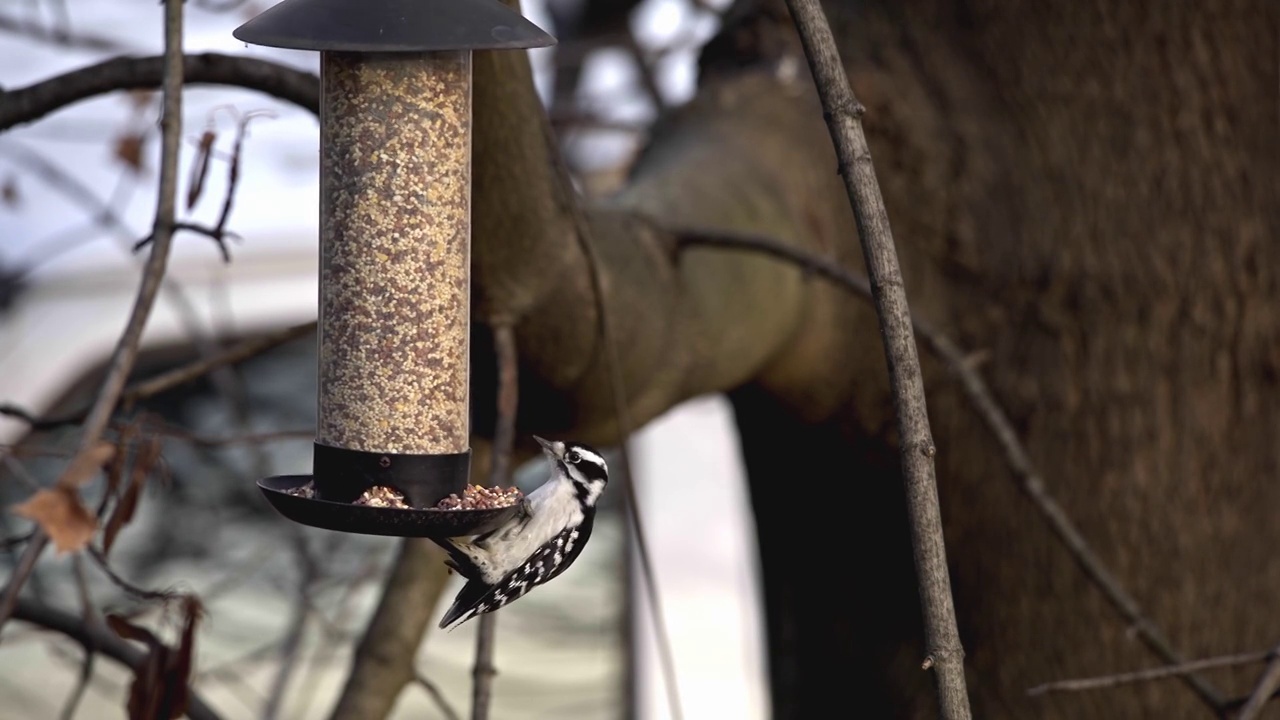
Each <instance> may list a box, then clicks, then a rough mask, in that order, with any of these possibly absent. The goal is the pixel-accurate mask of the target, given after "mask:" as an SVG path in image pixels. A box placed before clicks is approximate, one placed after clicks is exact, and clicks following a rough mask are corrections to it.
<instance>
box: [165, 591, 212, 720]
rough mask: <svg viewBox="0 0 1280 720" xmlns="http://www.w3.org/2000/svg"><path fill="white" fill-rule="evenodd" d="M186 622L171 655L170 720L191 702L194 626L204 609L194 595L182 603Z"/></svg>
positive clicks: (194, 640) (185, 709)
mask: <svg viewBox="0 0 1280 720" xmlns="http://www.w3.org/2000/svg"><path fill="white" fill-rule="evenodd" d="M183 610H185V612H186V622H185V624H184V626H183V628H182V637H181V638H180V639H179V640H178V649H177V651H176V652H174V653H173V654H172V655H171V658H170V659H171V665H170V666H169V673H168V678H167V679H168V681H169V687H170V688H172V692H173V705H172V707H170V708H169V717H170V720H172V719H173V718H178V717H181V716H182V715H183V714H184V713H185V712H186V711H187V704H188V702H189V701H190V700H191V668H192V665H193V662H192V658H194V657H195V649H196V626H197V625H199V623H200V617H201V615H203V613H204V607H203V606H201V605H200V600H198V599H197V598H196V596H194V595H188V596H187V597H186V599H185V602H184V603H183Z"/></svg>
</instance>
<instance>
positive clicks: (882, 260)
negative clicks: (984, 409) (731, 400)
mask: <svg viewBox="0 0 1280 720" xmlns="http://www.w3.org/2000/svg"><path fill="white" fill-rule="evenodd" d="M787 7H788V8H789V9H790V10H791V15H792V17H793V18H794V19H795V23H796V28H797V29H798V30H799V32H800V40H801V43H802V44H803V45H804V52H805V57H806V58H808V60H809V69H810V71H811V72H812V73H813V79H814V82H815V84H816V85H817V88H818V95H819V97H820V98H821V100H822V109H823V113H824V115H825V117H826V121H827V128H828V129H829V130H830V131H831V139H832V142H833V143H834V144H835V147H836V155H837V157H838V158H839V162H840V174H841V176H842V177H843V178H844V184H845V190H846V191H847V192H848V195H849V204H850V205H851V206H852V208H853V215H854V220H855V221H856V222H857V225H858V235H859V237H860V239H861V241H862V254H863V258H864V259H865V261H866V265H867V272H868V275H869V276H870V280H871V289H872V294H873V297H874V299H875V308H876V316H877V317H878V318H879V321H880V332H881V335H882V337H883V341H884V352H885V360H886V361H887V362H888V365H889V385H890V387H891V389H892V392H893V404H894V410H895V414H896V415H897V418H898V437H899V438H900V442H901V446H902V447H901V451H902V472H903V479H904V480H905V482H906V490H907V510H908V513H909V514H910V517H911V545H912V548H913V549H914V552H915V562H916V575H917V577H918V578H919V584H920V603H921V605H922V606H923V610H924V621H925V638H926V642H927V644H928V647H927V652H928V656H927V657H926V658H925V667H930V666H932V667H933V668H935V679H936V681H937V686H938V698H939V704H940V710H941V715H942V717H944V718H948V720H958V719H961V718H969V717H970V716H971V713H970V710H969V691H968V688H967V687H966V686H965V679H964V648H963V647H962V646H961V644H960V633H959V630H958V629H957V627H956V611H955V606H954V601H953V600H952V597H951V578H950V577H949V575H948V573H947V556H946V545H945V542H944V539H943V533H942V512H941V509H940V508H939V505H938V487H937V480H936V478H935V477H934V466H933V456H934V454H935V452H936V451H935V449H934V445H933V438H932V437H931V432H930V429H929V415H928V410H927V408H926V405H925V397H924V380H923V378H922V376H921V373H920V359H919V357H918V356H917V353H916V346H915V339H914V338H913V337H912V329H911V312H910V309H909V307H908V305H907V294H906V291H905V289H904V286H903V282H902V271H901V269H900V268H899V267H898V255H897V252H896V251H895V249H894V245H893V234H892V231H891V230H890V228H889V214H888V211H887V210H886V209H885V206H884V198H883V197H881V195H880V185H879V183H878V182H877V180H876V175H875V169H874V168H873V167H872V164H871V150H870V148H869V147H868V145H867V138H866V136H865V135H864V134H863V132H862V121H861V119H860V116H861V114H862V112H863V108H862V106H861V105H860V104H858V101H857V99H856V98H854V96H853V90H852V89H851V88H850V87H849V80H848V78H847V77H845V72H844V66H843V65H841V63H840V55H839V52H838V51H837V50H836V42H835V38H834V37H833V36H832V34H831V28H830V26H829V25H828V24H827V18H826V16H825V15H824V14H823V11H822V6H821V5H820V4H819V2H818V0H787Z"/></svg>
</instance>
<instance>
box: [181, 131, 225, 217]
mask: <svg viewBox="0 0 1280 720" xmlns="http://www.w3.org/2000/svg"><path fill="white" fill-rule="evenodd" d="M217 137H218V136H217V134H216V133H214V132H213V130H205V131H204V134H202V135H201V136H200V143H199V144H198V145H196V156H195V159H194V160H193V161H192V163H191V181H190V182H189V183H188V185H187V209H188V210H190V209H191V208H193V207H195V204H196V201H197V200H199V199H200V194H201V193H203V192H204V180H205V178H206V177H208V175H209V161H210V160H212V159H213V141H214V140H216V139H217Z"/></svg>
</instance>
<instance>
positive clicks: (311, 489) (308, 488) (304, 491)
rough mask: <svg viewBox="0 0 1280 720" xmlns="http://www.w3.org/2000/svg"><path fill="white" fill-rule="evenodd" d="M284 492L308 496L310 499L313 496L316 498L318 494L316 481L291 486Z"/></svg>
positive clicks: (301, 496)
mask: <svg viewBox="0 0 1280 720" xmlns="http://www.w3.org/2000/svg"><path fill="white" fill-rule="evenodd" d="M284 494H285V495H292V496H294V497H300V498H307V499H308V500H310V499H311V498H314V497H315V496H316V486H315V483H312V482H308V483H306V484H304V485H299V486H298V487H292V488H289V489H288V490H285V491H284Z"/></svg>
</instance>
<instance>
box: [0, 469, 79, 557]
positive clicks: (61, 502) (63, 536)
mask: <svg viewBox="0 0 1280 720" xmlns="http://www.w3.org/2000/svg"><path fill="white" fill-rule="evenodd" d="M13 513H14V514H15V515H20V516H22V517H25V518H27V519H28V520H34V521H35V522H36V523H37V524H38V525H39V526H40V529H41V530H43V531H44V532H45V534H46V535H48V536H49V539H50V540H52V541H53V545H54V547H56V548H57V549H58V552H59V553H65V552H74V551H76V550H81V549H83V548H84V547H85V546H86V545H88V544H89V541H90V540H92V539H93V534H94V533H95V532H96V531H97V530H98V520H97V518H95V517H94V516H93V513H91V512H89V510H88V508H86V507H85V506H84V504H83V503H81V502H80V494H79V493H77V492H76V491H75V489H74V488H72V487H69V486H67V485H57V486H55V487H53V488H50V489H47V490H41V491H39V492H37V493H36V494H35V495H32V496H31V497H30V498H29V499H28V500H27V501H26V502H24V503H21V504H19V505H15V506H13Z"/></svg>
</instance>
